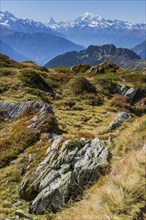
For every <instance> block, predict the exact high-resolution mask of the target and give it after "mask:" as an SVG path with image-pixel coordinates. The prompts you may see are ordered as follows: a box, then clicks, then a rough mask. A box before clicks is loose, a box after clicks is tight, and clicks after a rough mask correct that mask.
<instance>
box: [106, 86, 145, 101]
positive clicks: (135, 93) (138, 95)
mask: <svg viewBox="0 0 146 220" xmlns="http://www.w3.org/2000/svg"><path fill="white" fill-rule="evenodd" d="M110 89H111V92H112V93H118V94H120V95H124V96H127V97H128V99H129V102H130V104H135V103H137V102H138V101H140V100H141V99H142V98H143V97H145V95H146V94H145V93H146V92H145V91H144V90H142V89H137V88H133V87H129V86H126V85H116V84H114V83H112V84H111V88H110Z"/></svg>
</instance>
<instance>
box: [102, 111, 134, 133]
mask: <svg viewBox="0 0 146 220" xmlns="http://www.w3.org/2000/svg"><path fill="white" fill-rule="evenodd" d="M130 118H131V115H130V114H129V113H127V112H121V113H119V114H118V115H117V117H116V118H115V119H114V120H113V121H112V122H111V123H110V124H109V126H108V127H107V128H106V132H108V131H112V130H114V129H115V128H117V127H119V126H120V125H121V124H122V123H123V122H124V121H128V120H129V119H130Z"/></svg>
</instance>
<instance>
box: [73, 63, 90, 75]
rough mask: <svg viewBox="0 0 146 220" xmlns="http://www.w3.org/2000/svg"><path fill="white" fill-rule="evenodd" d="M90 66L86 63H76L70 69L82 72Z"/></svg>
mask: <svg viewBox="0 0 146 220" xmlns="http://www.w3.org/2000/svg"><path fill="white" fill-rule="evenodd" d="M90 68H91V66H90V65H88V64H78V65H75V66H73V67H72V70H73V71H75V72H76V73H84V72H86V71H87V70H89V69H90Z"/></svg>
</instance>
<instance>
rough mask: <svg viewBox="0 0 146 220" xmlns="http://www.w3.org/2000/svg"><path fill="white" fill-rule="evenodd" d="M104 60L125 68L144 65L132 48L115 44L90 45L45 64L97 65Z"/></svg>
mask: <svg viewBox="0 0 146 220" xmlns="http://www.w3.org/2000/svg"><path fill="white" fill-rule="evenodd" d="M104 61H109V62H113V63H115V64H116V65H119V66H120V67H123V68H134V67H136V66H137V65H140V64H141V66H142V65H144V64H143V63H142V61H141V57H140V56H139V55H137V54H136V53H135V52H134V51H132V50H130V49H123V48H116V47H115V46H114V45H113V44H109V45H103V46H89V47H88V48H87V49H86V50H82V51H80V52H77V51H73V52H68V53H65V54H63V55H59V56H57V57H55V58H54V59H52V60H51V61H49V62H48V63H47V64H46V65H45V66H46V67H50V68H54V67H57V66H67V67H70V66H73V65H76V64H89V65H91V66H95V65H97V64H99V63H102V62H104Z"/></svg>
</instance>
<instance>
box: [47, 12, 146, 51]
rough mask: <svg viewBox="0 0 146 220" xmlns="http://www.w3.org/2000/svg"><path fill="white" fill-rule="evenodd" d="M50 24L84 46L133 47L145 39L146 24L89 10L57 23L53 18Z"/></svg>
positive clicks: (55, 29) (52, 27) (53, 28)
mask: <svg viewBox="0 0 146 220" xmlns="http://www.w3.org/2000/svg"><path fill="white" fill-rule="evenodd" d="M48 24H49V27H50V28H51V29H52V30H54V31H58V32H60V33H62V34H64V35H65V36H66V37H67V38H68V39H69V40H71V41H73V42H76V43H78V44H81V45H84V46H89V45H102V44H109V43H113V44H115V45H116V46H118V47H127V48H132V47H134V46H135V45H137V44H138V43H139V42H142V41H144V40H145V28H146V24H144V23H137V24H132V23H130V22H127V21H119V20H109V19H105V18H102V17H101V16H98V15H94V14H92V13H89V12H87V13H85V14H83V15H81V16H80V17H79V18H77V19H75V20H73V21H67V22H58V23H57V22H55V21H54V19H53V18H51V19H50V21H49V23H48Z"/></svg>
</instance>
